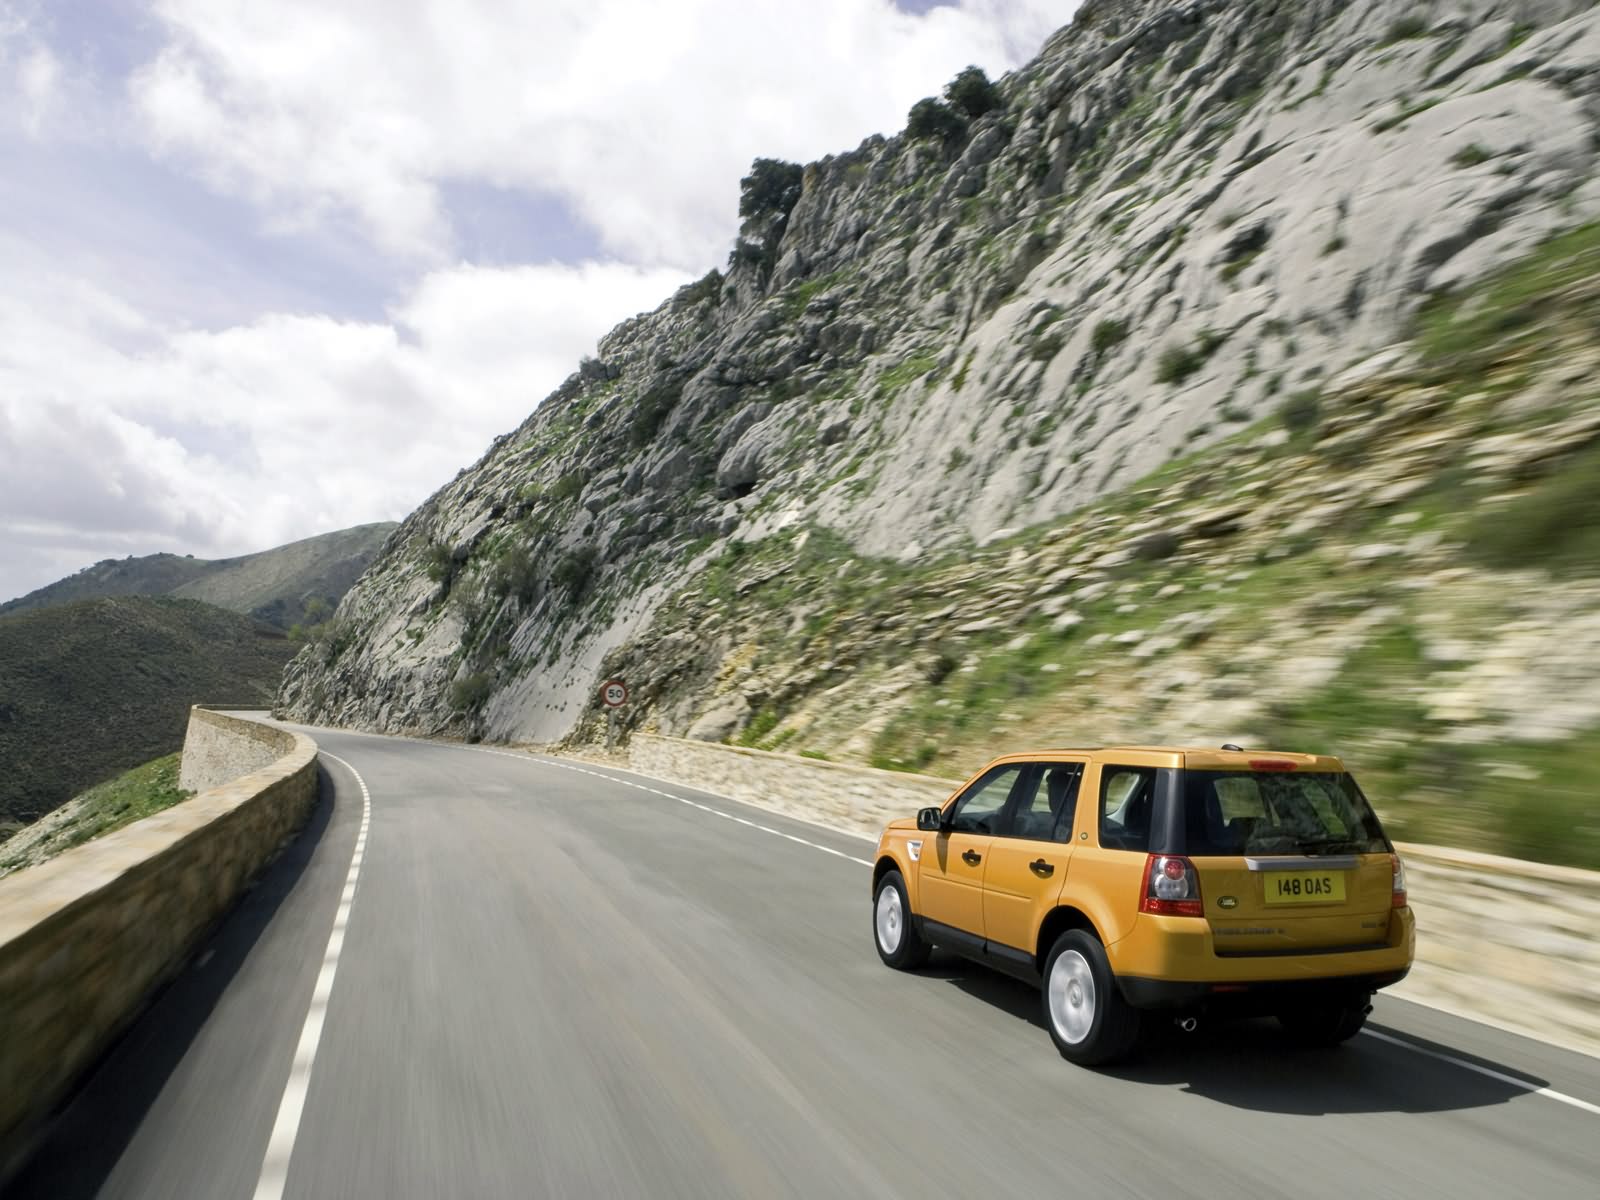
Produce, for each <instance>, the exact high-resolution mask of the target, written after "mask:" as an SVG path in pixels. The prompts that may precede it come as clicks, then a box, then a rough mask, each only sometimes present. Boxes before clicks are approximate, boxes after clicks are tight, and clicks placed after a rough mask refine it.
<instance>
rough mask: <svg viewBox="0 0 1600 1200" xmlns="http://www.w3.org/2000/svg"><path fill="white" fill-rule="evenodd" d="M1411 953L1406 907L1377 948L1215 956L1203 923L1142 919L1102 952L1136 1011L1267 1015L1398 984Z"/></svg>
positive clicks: (1411, 925)
mask: <svg viewBox="0 0 1600 1200" xmlns="http://www.w3.org/2000/svg"><path fill="white" fill-rule="evenodd" d="M1415 950H1416V920H1415V918H1414V917H1413V916H1412V914H1411V910H1410V909H1409V908H1402V909H1396V910H1395V911H1394V912H1393V913H1392V914H1391V916H1390V920H1389V927H1388V929H1387V930H1386V931H1385V932H1384V934H1383V940H1382V941H1380V942H1378V943H1377V944H1374V945H1370V946H1364V947H1359V948H1351V949H1341V950H1330V949H1327V948H1321V947H1315V948H1308V950H1307V952H1306V953H1303V954H1296V953H1283V952H1281V951H1276V952H1273V953H1270V954H1262V955H1248V954H1218V953H1217V952H1216V946H1215V943H1214V941H1213V939H1212V936H1211V927H1210V925H1209V924H1208V923H1207V922H1206V921H1204V920H1201V919H1199V918H1194V917H1159V916H1150V915H1147V914H1141V915H1140V917H1139V918H1138V920H1137V921H1136V922H1135V925H1134V928H1133V930H1132V931H1131V932H1130V933H1129V934H1128V936H1127V937H1125V938H1121V939H1119V940H1118V941H1116V942H1113V943H1112V944H1111V945H1109V946H1107V947H1106V953H1107V956H1108V957H1109V958H1110V959H1111V969H1112V971H1113V972H1114V973H1115V975H1116V977H1117V982H1118V986H1119V987H1120V988H1121V990H1122V994H1123V996H1124V997H1125V998H1126V999H1127V1001H1128V1003H1130V1004H1132V1005H1133V1006H1134V1007H1136V1008H1210V1007H1231V1008H1248V1007H1260V1008H1266V1009H1269V1010H1270V1009H1271V1008H1272V1007H1273V1006H1274V1005H1277V1006H1283V1005H1288V1004H1292V1003H1294V1002H1295V1001H1297V1000H1299V1001H1302V1002H1310V1003H1315V1002H1317V1001H1318V998H1319V997H1321V998H1324V999H1329V998H1337V997H1338V996H1340V995H1346V994H1355V993H1362V992H1371V991H1376V990H1377V989H1378V988H1383V987H1388V986H1390V985H1391V984H1394V983H1398V982H1399V981H1400V980H1402V979H1404V978H1405V977H1406V973H1407V972H1408V971H1409V970H1410V969H1411V961H1412V958H1413V956H1414V954H1415Z"/></svg>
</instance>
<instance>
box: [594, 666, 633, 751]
mask: <svg viewBox="0 0 1600 1200" xmlns="http://www.w3.org/2000/svg"><path fill="white" fill-rule="evenodd" d="M627 702H628V685H627V684H625V683H623V682H622V680H620V679H608V680H606V682H605V683H603V684H601V685H600V703H601V704H604V705H605V706H606V749H607V750H610V749H611V748H612V747H614V746H615V745H616V743H617V709H619V708H621V707H622V706H623V705H624V704H626V703H627Z"/></svg>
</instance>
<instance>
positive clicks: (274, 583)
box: [0, 521, 395, 629]
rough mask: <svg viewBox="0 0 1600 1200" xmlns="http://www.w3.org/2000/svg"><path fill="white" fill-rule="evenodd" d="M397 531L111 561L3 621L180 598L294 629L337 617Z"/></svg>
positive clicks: (380, 528) (52, 588)
mask: <svg viewBox="0 0 1600 1200" xmlns="http://www.w3.org/2000/svg"><path fill="white" fill-rule="evenodd" d="M394 529H395V525H394V523H393V522H392V521H383V522H378V523H375V524H372V525H357V526H355V527H354V528H352V529H341V530H339V531H337V532H335V533H324V534H320V535H318V536H317V537H311V538H305V539H303V540H301V541H298V542H290V543H289V544H288V545H285V546H278V547H276V548H274V549H272V550H263V551H261V552H260V553H257V554H245V555H242V556H240V557H238V558H220V559H204V558H194V557H192V556H190V555H179V554H147V555H144V556H142V557H139V558H124V559H114V558H108V559H105V560H103V561H101V562H97V563H95V564H94V565H93V566H92V567H85V568H84V569H83V570H81V571H79V572H78V573H77V574H76V575H70V576H68V577H67V578H66V579H61V580H58V581H56V582H55V583H52V584H49V585H47V586H46V587H42V588H39V589H38V590H37V591H33V592H29V593H28V594H27V595H26V596H21V597H19V598H17V599H15V600H11V601H8V602H6V603H5V604H0V616H3V615H5V614H6V613H13V612H27V611H29V610H31V609H37V608H44V607H47V606H49V605H52V604H69V603H71V602H72V601H74V600H95V599H99V598H101V597H105V596H182V597H185V598H187V599H190V600H203V601H205V602H206V603H207V604H215V605H217V606H218V607H220V608H228V609H232V610H233V611H234V612H241V613H248V614H249V615H250V616H253V617H255V618H257V619H258V620H263V621H267V622H268V623H270V624H273V625H276V626H278V628H280V629H288V628H289V627H290V626H291V625H294V624H296V623H298V622H302V621H305V620H307V619H308V615H309V619H310V620H312V621H315V620H317V619H320V617H321V616H325V615H327V613H331V612H332V611H333V609H334V607H335V606H337V605H338V603H339V601H340V600H341V599H342V598H343V596H344V594H345V592H347V591H348V590H349V589H350V585H351V584H352V583H354V582H355V581H356V579H357V578H358V577H359V576H360V575H361V572H362V571H364V570H366V569H367V564H368V563H370V562H371V561H372V560H373V558H374V557H375V556H376V555H377V553H378V551H379V549H380V548H381V547H382V546H383V543H384V540H385V539H386V538H387V537H388V536H389V534H390V533H392V532H393V531H394Z"/></svg>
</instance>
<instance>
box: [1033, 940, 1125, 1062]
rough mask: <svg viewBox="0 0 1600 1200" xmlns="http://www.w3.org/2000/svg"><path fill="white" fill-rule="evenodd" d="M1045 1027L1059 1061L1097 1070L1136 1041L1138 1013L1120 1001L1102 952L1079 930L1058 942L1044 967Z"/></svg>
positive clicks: (1097, 944) (1100, 947) (1113, 979)
mask: <svg viewBox="0 0 1600 1200" xmlns="http://www.w3.org/2000/svg"><path fill="white" fill-rule="evenodd" d="M1044 1023H1045V1026H1046V1027H1047V1028H1048V1029H1049V1030H1050V1038H1051V1040H1052V1041H1054V1042H1055V1044H1056V1049H1057V1050H1059V1051H1061V1057H1063V1058H1065V1059H1067V1060H1068V1061H1069V1062H1075V1063H1077V1064H1078V1065H1079V1066H1084V1067H1098V1066H1101V1065H1103V1064H1105V1063H1109V1062H1114V1061H1115V1060H1117V1059H1119V1058H1122V1057H1123V1056H1124V1055H1126V1054H1127V1053H1128V1052H1129V1051H1130V1050H1132V1049H1133V1046H1134V1043H1135V1042H1137V1041H1138V1040H1139V1025H1140V1018H1139V1011H1138V1009H1136V1008H1133V1007H1131V1006H1130V1005H1129V1004H1128V1002H1127V1001H1126V1000H1124V999H1123V998H1122V992H1121V991H1120V990H1119V989H1118V988H1117V981H1116V977H1115V976H1113V975H1112V973H1111V964H1110V963H1109V962H1108V961H1107V960H1106V952H1105V948H1104V947H1103V946H1101V945H1100V943H1099V942H1098V941H1096V940H1095V938H1094V937H1093V936H1092V935H1091V934H1089V933H1086V932H1085V931H1083V930H1081V929H1069V930H1068V931H1067V932H1066V933H1063V934H1062V935H1061V936H1060V937H1059V938H1057V939H1056V944H1055V945H1054V946H1053V947H1051V950H1050V956H1049V957H1048V958H1047V959H1045V964H1044Z"/></svg>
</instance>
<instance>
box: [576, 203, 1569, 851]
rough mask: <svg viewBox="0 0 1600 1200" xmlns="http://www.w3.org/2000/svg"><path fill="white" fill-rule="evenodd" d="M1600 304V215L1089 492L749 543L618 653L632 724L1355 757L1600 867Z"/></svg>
mask: <svg viewBox="0 0 1600 1200" xmlns="http://www.w3.org/2000/svg"><path fill="white" fill-rule="evenodd" d="M1597 327H1600V226H1593V225H1591V226H1588V227H1585V228H1582V229H1579V230H1576V231H1574V232H1572V233H1570V234H1567V235H1564V236H1562V237H1559V238H1557V239H1555V240H1554V241H1552V242H1550V243H1549V244H1547V245H1546V246H1544V247H1542V248H1541V249H1540V250H1539V251H1538V252H1536V253H1535V254H1533V255H1531V256H1530V257H1529V258H1528V259H1526V260H1524V261H1522V262H1521V263H1519V264H1517V265H1516V266H1515V267H1513V268H1511V269H1509V270H1507V271H1504V272H1501V273H1497V274H1495V275H1494V276H1492V277H1491V278H1489V279H1488V280H1486V281H1484V282H1483V283H1482V284H1480V285H1478V286H1475V287H1472V288H1469V289H1467V290H1465V291H1464V292H1463V293H1461V294H1460V295H1457V296H1453V297H1451V298H1449V299H1447V300H1443V301H1438V302H1435V303H1434V304H1432V305H1430V306H1429V307H1428V308H1427V309H1426V310H1425V311H1424V313H1423V316H1422V320H1421V321H1420V322H1419V324H1418V327H1417V336H1416V338H1415V339H1414V340H1413V341H1412V342H1410V343H1408V344H1406V345H1405V346H1403V347H1398V348H1395V349H1392V350H1390V351H1386V352H1383V353H1380V354H1378V355H1376V356H1374V357H1372V358H1371V359H1369V360H1367V361H1365V362H1363V363H1360V364H1358V365H1357V366H1356V367H1355V368H1353V369H1351V370H1348V371H1346V372H1343V373H1341V374H1340V375H1339V376H1337V377H1335V378H1333V379H1330V380H1329V381H1327V383H1326V384H1324V385H1322V386H1320V387H1318V388H1315V389H1306V390H1303V391H1299V392H1296V393H1293V394H1291V395H1290V396H1288V397H1286V398H1285V399H1284V401H1283V402H1282V403H1281V404H1280V406H1279V409H1278V411H1277V412H1276V413H1275V414H1274V415H1273V416H1272V417H1269V418H1266V419H1264V420H1262V421H1259V422H1255V423H1253V424H1252V425H1250V426H1248V427H1246V428H1245V429H1244V430H1242V431H1240V432H1238V433H1236V434H1234V435H1232V436H1231V437H1229V438H1227V439H1226V440H1224V441H1223V442H1221V443H1217V444H1213V445H1210V446H1208V447H1205V448H1203V449H1199V450H1195V451H1193V452H1191V453H1188V454H1185V455H1183V456H1180V457H1179V458H1177V459H1174V460H1173V461H1172V462H1170V463H1169V464H1167V465H1166V466H1165V467H1163V468H1161V469H1160V470H1158V471H1156V472H1154V473H1152V474H1151V475H1149V476H1147V477H1145V478H1144V479H1142V480H1140V481H1139V482H1138V483H1137V484H1135V485H1134V486H1133V487H1131V488H1129V489H1126V490H1125V491H1123V492H1119V493H1117V494H1116V495H1114V496H1112V497H1110V498H1108V499H1106V500H1103V501H1100V502H1098V503H1096V504H1093V505H1090V506H1088V507H1087V508H1084V509H1080V510H1079V511H1077V512H1075V513H1074V514H1072V515H1071V516H1068V517H1065V518H1060V519H1057V520H1056V521H1053V522H1047V523H1043V524H1041V525H1037V526H1034V527H1032V528H1030V529H1028V530H1026V531H1023V532H1020V533H1017V534H1013V535H1010V536H1008V537H1006V538H1003V539H1001V540H999V541H996V542H993V543H991V544H990V545H988V546H986V547H984V548H982V549H979V550H969V551H963V552H959V553H954V554H947V555H933V556H927V557H924V558H923V559H919V560H917V561H915V562H910V563H908V562H904V561H897V560H895V559H892V558H882V557H879V558H874V557H871V556H866V555H862V554H860V553H858V552H856V551H854V550H853V549H852V548H851V547H850V546H848V545H847V544H845V543H844V542H843V540H842V539H841V538H839V537H838V536H837V535H835V534H830V533H828V532H826V531H824V530H822V529H820V528H818V527H815V526H807V527H804V528H800V529H796V530H791V531H785V532H783V533H780V534H778V535H775V536H774V537H771V538H768V539H766V540H764V541H762V542H760V543H758V544H743V543H735V544H733V545H731V546H729V547H728V548H727V549H726V550H725V551H724V552H723V553H722V554H721V555H720V556H719V557H718V558H716V559H715V560H713V561H712V562H711V563H710V564H709V565H708V566H707V567H706V568H705V569H703V570H702V571H701V572H700V573H699V574H698V575H697V576H696V578H695V579H694V581H693V582H692V586H690V587H688V588H686V589H685V590H683V591H681V592H679V593H678V594H677V595H675V596H674V597H673V598H672V599H671V600H670V601H668V602H667V603H666V604H664V605H663V606H661V608H660V609H659V610H658V611H657V614H656V616H655V618H654V620H653V621H652V622H651V624H650V626H649V628H648V629H647V630H646V631H645V632H644V633H642V634H641V635H639V636H637V637H636V638H634V639H632V640H631V641H629V642H628V643H627V644H625V645H624V646H622V647H620V648H618V649H617V650H616V651H614V652H613V653H612V654H611V655H610V656H608V657H607V659H606V661H605V662H604V663H603V664H602V667H601V672H602V674H603V675H606V676H608V677H610V676H618V677H621V678H623V679H625V680H627V681H628V683H629V684H630V686H631V687H632V690H633V692H634V695H635V697H636V698H637V700H638V701H639V703H638V704H637V706H634V707H630V709H629V710H628V711H627V716H626V718H625V726H626V727H635V728H645V729H649V730H651V731H660V732H669V733H677V734H688V735H689V736H692V737H699V738H707V739H712V740H722V739H729V740H734V739H736V740H738V741H739V742H741V743H743V744H746V745H754V746H759V747H762V748H765V749H781V750H787V751H790V752H795V751H798V752H799V753H802V754H807V755H812V756H818V757H825V758H837V759H841V760H853V761H864V762H872V763H874V764H875V765H877V766H880V767H887V768H890V769H906V770H916V771H919V772H923V773H932V774H939V775H944V776H946V777H955V778H961V777H964V776H965V775H966V774H967V773H968V772H970V771H971V770H972V769H974V767H975V766H976V765H978V764H981V763H982V762H983V761H984V760H986V759H987V758H989V757H991V756H992V755H993V754H994V753H995V752H996V751H997V750H998V749H999V748H1001V747H1008V746H1029V745H1032V746H1038V745H1068V744H1074V745H1082V744H1106V743H1118V742H1129V741H1139V742H1148V741H1157V742H1163V741H1164V742H1177V743H1191V744H1192V743H1199V744H1218V743H1221V742H1223V741H1236V742H1240V743H1242V744H1245V745H1257V746H1281V747H1291V748H1300V749H1311V750H1317V751H1322V752H1329V753H1337V754H1341V755H1343V756H1345V757H1346V759H1347V760H1348V761H1349V762H1351V763H1352V764H1354V766H1355V768H1356V770H1357V771H1358V772H1359V774H1360V776H1361V778H1362V779H1363V781H1364V783H1365V785H1366V787H1367V789H1368V790H1369V792H1370V793H1371V794H1372V795H1373V797H1374V798H1375V800H1376V802H1377V803H1378V805H1379V806H1380V808H1381V809H1382V810H1383V813H1384V816H1385V819H1386V820H1387V821H1388V822H1389V824H1390V827H1391V829H1392V830H1393V831H1394V833H1395V834H1396V836H1400V837H1408V838H1410V839H1412V840H1417V841H1434V842H1444V843H1448V844H1451V845H1466V846H1477V847H1481V848H1484V849H1489V850H1495V851H1500V852H1508V853H1513V854H1516V855H1519V856H1522V857H1531V858H1538V859H1545V860H1549V861H1556V862H1568V863H1574V864H1579V865H1584V866H1590V867H1597V868H1600V813H1597V810H1596V808H1595V804H1594V796H1595V794H1596V789H1597V787H1600V486H1597V481H1600V343H1597V342H1596V339H1595V336H1594V330H1595V329H1596V328H1597ZM603 728H604V727H603V723H602V718H601V717H600V716H599V715H598V714H591V715H590V716H589V717H588V718H587V719H586V721H585V723H584V724H583V725H582V726H580V729H579V731H578V733H579V736H580V737H589V738H598V737H599V736H600V735H601V733H602V731H603Z"/></svg>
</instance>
